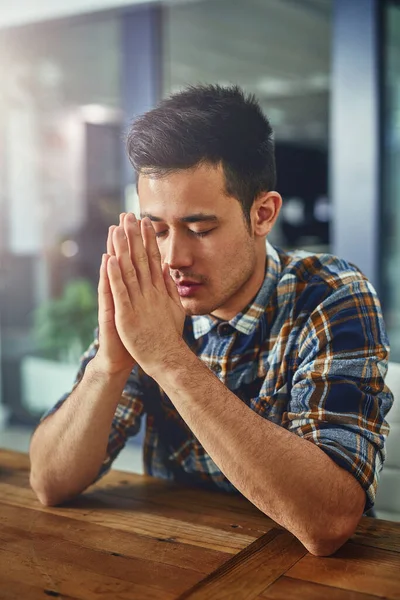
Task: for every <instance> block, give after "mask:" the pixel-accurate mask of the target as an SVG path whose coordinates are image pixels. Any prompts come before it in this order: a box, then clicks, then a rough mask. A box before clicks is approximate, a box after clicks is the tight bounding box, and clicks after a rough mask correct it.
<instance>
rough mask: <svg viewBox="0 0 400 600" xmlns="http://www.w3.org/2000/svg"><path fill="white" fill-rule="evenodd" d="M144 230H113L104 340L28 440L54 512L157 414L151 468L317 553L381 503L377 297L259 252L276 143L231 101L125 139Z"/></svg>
mask: <svg viewBox="0 0 400 600" xmlns="http://www.w3.org/2000/svg"><path fill="white" fill-rule="evenodd" d="M128 152H129V156H130V160H131V162H132V164H133V166H134V168H135V171H136V174H137V177H138V193H139V198H140V207H141V216H142V219H141V222H140V223H139V222H138V221H137V220H136V218H135V217H134V216H133V215H132V214H123V215H121V218H120V224H119V225H118V226H116V227H115V226H114V227H112V228H110V232H109V236H108V241H107V254H106V255H104V256H103V261H102V265H101V269H100V282H99V338H98V339H97V338H96V339H95V341H94V343H93V345H92V346H91V347H90V348H89V350H88V352H87V353H86V355H85V356H84V358H83V361H82V364H81V369H80V371H79V373H78V377H77V381H76V384H75V386H74V389H73V391H72V392H71V393H70V394H69V395H66V396H65V397H63V398H62V399H61V400H60V401H59V402H58V403H57V404H56V406H55V407H54V409H52V410H51V411H50V412H49V413H48V414H47V415H45V417H46V418H44V420H43V422H42V423H41V424H40V425H39V427H38V429H37V430H36V432H35V433H34V435H33V438H32V441H31V448H30V456H31V464H32V470H31V485H32V487H33V489H34V490H35V492H36V494H37V495H38V497H39V499H40V500H41V502H43V503H44V504H49V505H51V504H57V503H60V502H62V501H63V500H65V499H67V498H71V497H73V496H74V495H76V494H79V493H80V492H81V491H83V490H84V489H85V488H86V487H87V486H88V485H90V484H91V483H93V482H94V481H95V480H96V479H97V478H98V477H100V476H101V475H102V474H104V473H105V472H106V471H107V469H109V468H110V466H111V463H112V461H113V460H114V458H115V457H116V456H117V454H118V452H119V451H120V450H121V449H122V447H123V446H124V444H125V442H126V440H127V438H128V437H130V436H132V435H135V434H136V433H137V432H138V430H139V426H140V419H141V417H142V416H143V415H144V414H146V415H147V434H146V441H145V448H144V460H145V468H146V472H148V473H150V474H152V475H155V476H159V477H166V478H170V479H176V480H178V481H182V482H187V483H190V484H196V485H198V484H199V485H206V486H208V487H211V488H213V489H222V490H226V491H231V492H234V491H239V492H241V493H242V494H243V495H244V496H246V497H247V498H248V499H249V500H250V501H251V502H252V503H253V504H255V505H256V506H257V507H258V508H259V509H260V510H262V511H263V512H264V513H265V514H266V515H268V516H270V517H271V518H272V519H274V520H275V521H276V522H278V523H280V524H281V525H283V526H284V527H286V528H287V529H288V530H290V531H291V532H292V533H293V534H294V535H295V536H297V538H298V539H299V540H300V541H301V542H302V543H303V544H304V545H305V546H306V548H307V549H308V550H309V551H310V552H311V553H313V554H316V555H329V554H331V553H332V552H334V551H335V550H336V549H337V548H339V547H340V546H341V545H342V544H343V543H344V542H345V541H346V540H347V539H348V538H349V537H350V536H351V535H352V533H353V532H354V529H355V527H356V526H357V523H358V521H359V519H360V517H361V516H362V514H363V512H364V511H366V510H368V509H369V508H371V507H372V506H373V503H374V498H375V492H376V487H377V481H378V476H379V472H380V470H381V468H382V464H383V461H384V457H385V449H384V446H385V439H386V436H387V434H388V425H387V423H386V422H385V420H384V417H385V415H386V413H387V411H388V410H389V408H390V406H391V403H392V396H391V393H390V391H389V390H388V388H387V387H386V386H385V384H384V376H385V373H386V370H387V361H388V353H389V348H388V340H387V336H386V333H385V329H384V324H383V320H382V315H381V308H380V304H379V300H378V298H377V296H376V293H375V291H374V289H373V287H372V286H371V284H370V283H369V282H368V281H367V279H366V278H365V277H364V276H363V275H362V274H361V273H360V272H359V271H358V269H357V268H356V267H355V266H354V265H351V264H348V263H346V262H345V261H343V260H340V259H339V258H336V257H334V256H331V255H327V254H324V255H311V254H308V253H304V252H297V253H292V254H288V253H285V252H283V251H282V250H280V249H278V248H275V247H273V246H272V245H271V244H270V243H269V242H268V241H267V242H266V238H267V236H268V234H269V232H270V231H271V229H272V227H273V226H274V224H275V222H276V220H277V217H278V215H279V211H280V208H281V204H282V199H281V197H280V195H279V194H278V193H277V192H276V191H274V188H275V166H274V165H275V163H274V149H273V141H272V130H271V127H270V125H269V122H268V121H267V119H266V118H265V116H264V115H263V114H262V112H261V110H260V108H259V105H258V104H257V102H256V100H255V99H254V98H253V97H246V96H245V95H244V94H243V92H241V90H240V89H239V88H237V87H232V88H222V87H219V86H204V87H202V86H199V87H194V88H188V89H187V90H185V91H184V92H181V93H179V94H176V95H174V96H172V97H171V98H169V99H167V100H164V101H163V102H161V104H160V105H159V106H158V107H157V108H156V109H154V110H152V111H150V112H149V113H146V114H145V115H143V116H142V117H141V118H139V119H138V120H137V121H136V122H135V123H134V125H133V127H132V130H131V132H130V134H129V137H128Z"/></svg>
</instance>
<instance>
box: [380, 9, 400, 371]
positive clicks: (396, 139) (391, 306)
mask: <svg viewBox="0 0 400 600" xmlns="http://www.w3.org/2000/svg"><path fill="white" fill-rule="evenodd" d="M385 17H386V19H385V21H386V23H385V25H386V27H385V28H386V34H387V35H386V40H385V49H384V55H385V66H386V69H385V74H384V81H385V88H384V93H385V102H384V160H383V165H384V194H383V211H384V213H383V222H382V227H383V229H382V233H383V235H382V247H383V254H382V263H381V264H382V284H383V285H382V288H383V294H384V308H385V317H386V322H387V326H388V333H389V339H390V343H391V359H392V360H393V361H397V362H400V309H399V307H400V278H399V273H400V6H399V5H398V4H394V3H389V4H388V6H387V8H386V14H385Z"/></svg>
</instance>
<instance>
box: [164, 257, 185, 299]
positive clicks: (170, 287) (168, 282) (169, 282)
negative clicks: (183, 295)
mask: <svg viewBox="0 0 400 600" xmlns="http://www.w3.org/2000/svg"><path fill="white" fill-rule="evenodd" d="M162 273H163V277H164V281H165V287H166V288H167V292H168V294H169V296H170V297H171V298H172V300H175V302H177V303H178V304H182V303H181V299H180V296H179V294H178V290H177V289H176V285H175V282H174V280H173V279H172V277H171V273H170V271H169V264H168V263H164V264H163V266H162Z"/></svg>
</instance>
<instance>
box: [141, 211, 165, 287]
mask: <svg viewBox="0 0 400 600" xmlns="http://www.w3.org/2000/svg"><path fill="white" fill-rule="evenodd" d="M141 230H142V237H143V243H144V247H145V250H146V252H147V259H148V261H149V269H150V274H151V280H152V282H153V285H154V286H155V287H156V288H157V289H158V290H160V291H163V290H165V281H164V276H163V272H162V266H161V255H160V251H159V249H158V244H157V238H156V232H155V231H154V227H153V224H152V222H151V221H150V219H149V218H148V217H146V218H145V219H143V220H142V223H141Z"/></svg>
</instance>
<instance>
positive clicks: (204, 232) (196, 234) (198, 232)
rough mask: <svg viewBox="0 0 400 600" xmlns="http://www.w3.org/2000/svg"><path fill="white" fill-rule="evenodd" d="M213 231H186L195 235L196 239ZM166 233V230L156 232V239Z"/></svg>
mask: <svg viewBox="0 0 400 600" xmlns="http://www.w3.org/2000/svg"><path fill="white" fill-rule="evenodd" d="M214 229H215V228H214ZM214 229H209V230H208V231H193V230H192V229H188V231H189V232H190V233H192V234H193V235H195V236H196V237H205V236H206V235H208V234H209V233H211V232H212V231H214ZM166 233H167V230H165V231H158V232H157V233H156V237H158V238H159V237H163V236H164V235H165V234H166Z"/></svg>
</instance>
